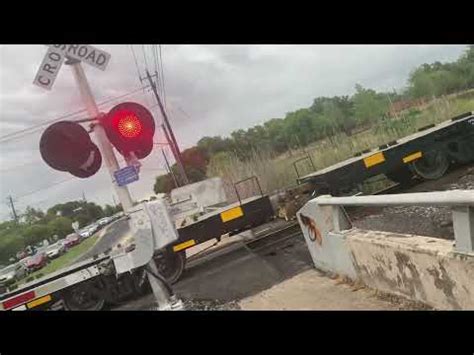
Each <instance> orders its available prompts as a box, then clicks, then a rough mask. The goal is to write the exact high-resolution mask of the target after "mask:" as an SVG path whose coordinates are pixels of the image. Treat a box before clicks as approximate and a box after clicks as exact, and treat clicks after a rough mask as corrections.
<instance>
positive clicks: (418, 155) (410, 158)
mask: <svg viewBox="0 0 474 355" xmlns="http://www.w3.org/2000/svg"><path fill="white" fill-rule="evenodd" d="M422 156H423V154H422V153H421V152H416V153H413V154H410V155H407V156H406V157H404V158H403V162H404V163H405V164H406V163H409V162H411V161H413V160H416V159H420V158H421V157H422Z"/></svg>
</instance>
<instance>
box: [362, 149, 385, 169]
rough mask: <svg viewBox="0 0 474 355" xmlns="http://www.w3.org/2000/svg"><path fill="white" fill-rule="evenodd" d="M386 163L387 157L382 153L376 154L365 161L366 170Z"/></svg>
mask: <svg viewBox="0 0 474 355" xmlns="http://www.w3.org/2000/svg"><path fill="white" fill-rule="evenodd" d="M384 161H385V157H384V155H383V153H382V152H378V153H375V154H374V155H371V156H370V157H367V158H365V159H364V164H365V167H366V168H370V167H371V166H374V165H377V164H380V163H383V162H384Z"/></svg>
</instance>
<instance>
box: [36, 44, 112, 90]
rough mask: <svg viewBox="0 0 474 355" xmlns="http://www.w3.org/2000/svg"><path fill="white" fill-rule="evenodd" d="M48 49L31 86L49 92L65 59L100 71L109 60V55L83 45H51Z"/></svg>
mask: <svg viewBox="0 0 474 355" xmlns="http://www.w3.org/2000/svg"><path fill="white" fill-rule="evenodd" d="M48 47H49V48H48V52H47V53H46V55H45V57H44V59H43V62H42V63H41V65H40V68H39V70H38V73H37V74H36V76H35V80H34V81H33V84H35V85H37V86H39V87H41V88H43V89H46V90H51V88H52V86H53V84H54V81H55V80H56V77H57V75H58V73H59V69H61V66H62V64H63V62H64V59H65V58H66V57H67V58H71V59H75V60H79V61H82V62H84V63H87V64H89V65H91V66H93V67H95V68H97V69H100V70H105V68H106V67H107V64H109V60H110V54H109V53H107V52H104V51H102V50H100V49H97V48H95V47H93V46H88V45H84V44H79V45H76V44H70V45H69V44H53V45H48Z"/></svg>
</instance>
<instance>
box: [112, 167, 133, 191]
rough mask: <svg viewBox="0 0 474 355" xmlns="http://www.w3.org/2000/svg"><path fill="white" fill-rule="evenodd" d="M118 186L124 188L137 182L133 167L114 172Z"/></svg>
mask: <svg viewBox="0 0 474 355" xmlns="http://www.w3.org/2000/svg"><path fill="white" fill-rule="evenodd" d="M114 176H115V181H117V184H118V186H125V185H128V184H130V183H131V182H134V181H137V180H138V171H137V169H136V168H135V167H134V166H127V167H125V168H123V169H120V170H117V171H116V172H114Z"/></svg>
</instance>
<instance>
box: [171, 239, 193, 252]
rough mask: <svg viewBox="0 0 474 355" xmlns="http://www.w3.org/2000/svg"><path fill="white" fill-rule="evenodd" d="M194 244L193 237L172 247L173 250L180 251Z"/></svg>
mask: <svg viewBox="0 0 474 355" xmlns="http://www.w3.org/2000/svg"><path fill="white" fill-rule="evenodd" d="M195 244H196V241H195V240H194V239H190V240H187V241H185V242H183V243H180V244H178V245H175V246H174V247H173V251H180V250H183V249H186V248H189V247H192V246H193V245H195Z"/></svg>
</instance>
